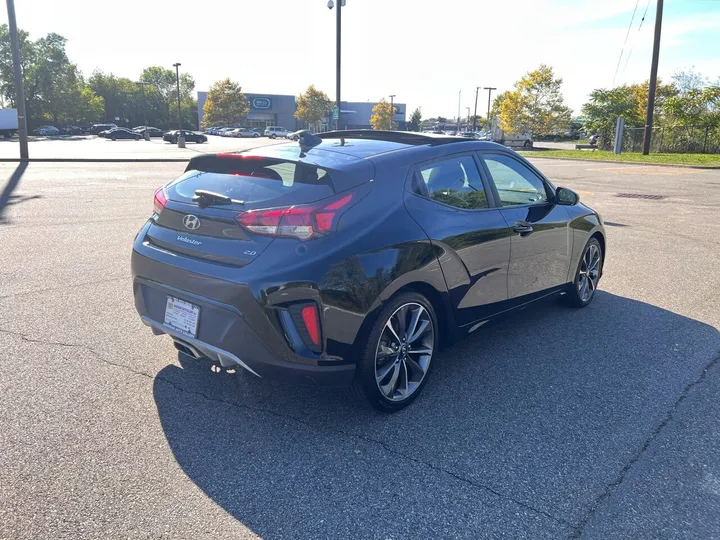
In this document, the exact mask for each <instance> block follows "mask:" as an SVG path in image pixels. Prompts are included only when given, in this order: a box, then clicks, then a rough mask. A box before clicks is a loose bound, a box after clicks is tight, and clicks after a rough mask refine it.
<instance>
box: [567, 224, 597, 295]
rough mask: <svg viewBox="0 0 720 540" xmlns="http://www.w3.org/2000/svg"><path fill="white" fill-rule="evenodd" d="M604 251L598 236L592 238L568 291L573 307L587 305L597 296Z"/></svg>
mask: <svg viewBox="0 0 720 540" xmlns="http://www.w3.org/2000/svg"><path fill="white" fill-rule="evenodd" d="M602 264H603V253H602V246H600V242H598V240H597V238H591V239H590V240H589V241H588V243H587V244H586V245H585V250H584V251H583V254H582V256H581V257H580V262H579V263H578V267H577V270H576V271H575V279H574V281H573V283H572V285H571V287H570V290H569V291H568V293H567V299H568V302H569V303H570V305H571V306H573V307H585V306H588V305H589V304H590V302H592V300H593V298H595V291H596V290H597V286H598V281H600V276H601V275H602Z"/></svg>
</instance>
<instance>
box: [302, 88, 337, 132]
mask: <svg viewBox="0 0 720 540" xmlns="http://www.w3.org/2000/svg"><path fill="white" fill-rule="evenodd" d="M331 110H332V102H331V101H330V98H329V97H328V95H327V94H326V93H325V92H323V91H321V90H318V89H316V88H315V86H314V85H312V84H311V85H310V86H308V87H307V90H305V93H304V94H300V95H299V96H298V98H297V109H296V111H295V118H297V119H298V120H302V121H304V122H307V124H308V125H309V126H314V125H316V124H319V123H320V121H321V120H322V119H323V118H325V117H326V116H327V115H328V114H329V113H330V111H331Z"/></svg>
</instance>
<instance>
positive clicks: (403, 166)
mask: <svg viewBox="0 0 720 540" xmlns="http://www.w3.org/2000/svg"><path fill="white" fill-rule="evenodd" d="M383 137H385V138H386V139H385V140H383ZM313 140H315V142H314V144H313V145H312V146H310V147H303V146H302V144H303V141H302V140H301V144H300V145H298V144H294V143H287V144H282V145H277V146H267V147H261V148H257V149H254V150H252V151H248V152H245V153H240V154H237V155H236V156H235V157H233V156H226V155H204V156H198V157H196V158H193V160H191V162H190V163H189V165H188V168H187V172H186V174H185V175H184V176H182V177H181V178H180V179H178V180H177V181H175V182H171V183H169V184H168V185H167V186H166V187H165V189H164V191H163V197H165V196H167V200H166V201H165V203H164V208H163V209H162V210H161V212H160V213H159V214H157V213H156V214H155V215H153V217H152V218H151V219H150V220H148V222H147V223H146V224H145V225H144V226H143V228H142V229H141V231H140V233H139V234H138V236H137V237H136V240H135V244H134V249H133V254H132V271H133V276H134V289H135V291H134V292H135V305H136V308H137V310H138V312H139V313H140V315H141V316H142V317H143V320H144V322H146V324H148V325H150V326H152V327H153V330H154V331H155V332H156V333H163V332H165V333H170V334H171V335H173V338H174V339H175V340H176V342H178V343H181V344H182V343H185V344H186V345H188V346H189V347H191V348H192V347H202V346H205V345H207V346H211V347H214V348H216V349H217V350H220V351H225V352H227V353H232V356H233V358H234V359H235V360H233V361H236V360H237V359H240V360H241V361H242V362H243V364H242V365H243V367H246V368H248V369H250V371H252V372H253V373H255V374H257V375H260V376H269V377H280V378H288V379H291V380H296V381H305V382H313V383H316V384H322V385H345V384H347V383H349V382H350V381H351V380H352V378H353V376H354V369H355V362H356V359H357V354H358V351H359V350H360V348H361V347H362V346H363V343H364V342H365V340H366V339H367V333H368V331H369V328H370V327H371V326H372V324H373V322H374V320H375V317H376V315H377V314H378V313H379V311H380V310H381V308H382V307H383V306H384V304H385V303H386V302H388V301H389V300H390V299H391V298H393V296H394V295H396V294H397V293H398V292H400V291H407V290H412V291H415V292H419V293H421V294H422V295H424V296H425V297H426V298H428V300H429V301H430V302H432V304H433V307H434V309H435V311H436V313H437V316H438V320H439V324H440V326H441V328H442V338H443V341H445V342H452V341H454V340H455V339H457V338H459V337H461V336H462V335H465V334H467V333H468V332H472V331H474V330H475V329H476V328H477V327H478V326H480V324H481V323H482V322H483V321H485V320H487V319H488V318H490V317H492V316H494V315H497V314H500V313H503V312H505V311H507V310H509V309H511V308H514V307H517V306H519V305H523V304H525V303H527V302H530V301H532V300H534V299H536V298H539V297H542V296H545V295H547V294H551V293H555V292H558V291H561V290H564V287H566V286H567V284H568V283H569V282H570V281H572V276H573V275H574V270H575V268H576V267H577V264H578V261H579V258H580V256H581V254H582V250H583V249H584V246H585V244H586V242H587V240H588V238H589V237H590V236H593V235H597V236H598V237H600V238H601V242H602V244H603V246H604V245H605V238H604V231H603V227H602V223H601V221H600V218H599V216H597V214H595V213H594V212H593V211H592V210H590V209H589V208H587V207H585V206H584V205H582V204H579V203H578V204H576V205H573V206H568V205H561V204H558V203H557V202H556V201H555V199H554V192H555V187H554V186H553V185H552V184H551V183H550V182H549V181H547V179H545V178H544V177H543V176H542V175H541V174H540V172H539V171H537V169H535V168H534V167H532V166H531V165H530V164H528V163H527V162H526V161H525V160H524V159H522V158H521V157H519V156H517V154H515V153H514V152H513V151H511V150H508V149H506V148H504V147H501V146H499V145H496V144H494V143H488V142H481V141H473V140H468V139H459V138H449V137H437V138H431V137H418V136H416V137H415V138H412V136H403V135H401V134H397V133H393V132H391V133H390V134H383V132H375V133H371V134H368V135H363V134H362V133H360V134H358V133H356V132H338V133H337V134H324V135H323V136H322V141H321V142H320V143H318V142H317V140H316V139H313ZM488 154H492V155H499V154H502V155H503V156H506V157H509V158H511V159H514V160H518V161H519V162H520V163H521V164H522V165H523V166H525V167H528V168H529V169H530V170H532V171H533V172H534V174H537V175H538V176H539V177H540V178H542V180H543V182H544V183H545V184H544V185H545V186H546V189H547V197H548V201H547V202H546V203H538V204H519V205H514V206H500V205H499V201H500V195H499V194H498V191H497V189H495V187H496V186H495V183H494V182H493V181H491V179H490V178H491V177H490V174H489V172H488V168H487V167H486V165H485V162H484V161H483V160H484V159H485V158H484V157H483V156H485V155H488ZM246 156H248V157H247V159H248V160H250V161H243V160H244V159H245V158H246ZM453 156H464V159H465V161H464V163H465V164H470V163H472V164H474V166H476V167H477V174H479V175H480V177H481V180H482V186H483V187H484V196H485V197H486V198H487V208H484V209H480V210H478V209H474V210H468V209H462V208H457V207H453V206H451V205H449V204H444V203H442V202H438V201H437V200H431V199H430V198H428V197H427V196H426V195H424V194H423V193H422V192H421V191H418V189H416V188H415V187H414V182H417V179H418V178H419V176H418V175H419V174H420V173H419V170H420V168H422V167H423V166H424V164H428V163H430V164H432V163H434V162H436V161H438V160H440V161H442V160H444V159H448V158H451V157H453ZM253 160H259V161H260V162H261V163H260V165H257V166H258V167H261V166H262V167H263V168H267V167H266V166H268V164H269V165H270V166H271V165H273V164H274V163H292V164H294V166H295V167H297V168H298V171H301V169H302V167H306V166H307V167H322V170H324V171H326V172H327V173H328V174H327V176H322V175H319V176H320V178H318V179H317V181H318V182H325V184H324V185H327V186H328V187H329V191H328V192H327V193H324V194H321V195H317V196H318V197H321V199H322V200H326V199H325V197H327V196H331V197H336V198H337V197H343V196H345V195H346V194H352V197H353V199H352V204H351V205H349V206H348V208H347V209H346V210H344V211H343V213H342V214H341V217H340V218H339V221H338V222H337V225H336V227H337V228H336V230H335V232H332V233H331V234H327V235H326V236H323V235H321V236H319V237H314V238H312V239H311V240H308V241H303V240H299V239H297V238H286V237H277V236H266V235H263V234H257V233H256V232H253V231H251V230H248V229H247V228H245V227H243V226H241V225H240V221H238V219H239V216H241V215H245V214H247V213H250V214H251V213H252V212H256V211H262V207H263V205H265V206H267V204H266V203H264V202H257V203H254V202H253V200H252V195H253V194H254V193H256V191H255V188H252V190H251V191H249V192H248V191H246V192H244V193H245V195H247V194H248V193H250V195H251V198H250V199H248V202H247V203H245V202H244V201H238V202H232V203H229V202H228V203H227V204H225V203H223V204H217V205H213V204H209V203H208V204H206V205H205V206H202V205H200V206H199V205H198V203H197V202H194V201H193V200H192V199H190V198H189V194H188V193H182V192H181V191H178V189H179V188H180V187H182V186H183V185H185V184H183V183H184V182H195V184H187V186H192V190H197V189H199V187H203V186H205V185H207V186H209V187H207V188H206V189H208V190H209V191H223V190H226V191H227V190H228V189H231V188H230V186H231V185H237V184H234V182H246V180H243V178H242V177H243V176H245V177H248V176H249V175H252V174H253V173H251V172H249V171H250V170H251V166H250V165H249V163H250V162H251V161H253ZM467 160H470V161H467ZM248 167H250V168H248ZM318 170H319V169H318ZM297 174H299V173H296V176H295V178H296V179H297V178H298V176H297ZM213 175H220V177H215V176H213ZM234 175H235V176H234ZM237 175H240V176H239V177H237ZM236 177H237V178H236ZM203 178H207V182H204V181H203V182H201V181H199V179H203ZM223 178H226V179H227V180H226V181H221V180H222V179H223ZM250 180H252V179H250ZM267 181H268V182H272V181H279V180H273V179H272V178H268V180H267ZM301 182H302V180H301ZM243 185H245V184H243ZM247 185H248V186H251V185H252V184H247ZM283 185H286V188H288V189H290V188H291V187H292V182H288V181H286V180H285V179H284V180H283ZM210 188H213V189H210ZM243 189H246V188H243ZM248 189H249V188H248ZM313 189H314V188H313ZM196 193H197V191H196ZM227 193H232V191H227ZM311 193H314V192H313V191H308V192H307V194H306V195H307V196H308V197H309V198H310V199H311V198H312V197H311V196H310V195H309V194H311ZM318 193H320V192H318ZM225 194H226V193H225V192H223V193H221V195H225ZM245 195H243V196H245ZM521 195H522V193H521ZM227 196H228V198H230V195H227ZM278 197H283V195H282V193H281V194H279V195H278ZM278 200H280V201H281V202H282V204H278V206H283V205H285V206H286V205H288V204H291V205H292V202H291V199H288V200H287V201H285V200H284V199H282V198H280V199H278ZM329 200H333V199H332V198H331V199H329ZM305 204H311V205H312V204H318V203H317V202H313V201H311V200H308V199H303V200H301V201H300V202H299V206H297V208H301V207H303V205H305ZM270 206H271V207H272V206H273V205H272V204H270ZM187 216H192V217H193V218H195V219H198V220H199V221H201V222H202V225H201V226H199V227H198V228H197V230H190V229H189V228H188V227H187V226H186V225H185V224H184V220H185V218H186V217H187ZM520 222H522V223H525V224H527V226H528V227H531V229H532V230H531V231H529V232H527V231H526V232H517V227H518V225H517V223H520ZM191 224H192V225H193V226H194V225H195V221H194V220H191ZM523 230H525V229H523ZM538 274H540V275H538ZM168 296H174V297H178V298H181V299H184V300H186V301H187V302H191V303H193V304H195V305H196V306H198V307H199V309H200V322H199V326H198V330H197V336H194V337H187V338H185V337H183V335H178V334H176V333H175V334H173V333H172V330H171V329H168V328H167V327H166V326H165V325H164V323H163V312H164V309H165V307H164V306H165V299H166V298H167V297H168ZM298 306H300V307H302V306H316V307H317V310H318V317H319V327H320V330H319V333H320V341H321V343H320V344H319V345H318V346H317V347H314V346H313V345H312V344H310V343H309V342H308V339H307V331H306V329H305V328H304V327H303V326H302V324H300V325H298V324H296V322H293V321H297V320H298V319H297V307H298ZM193 340H194V341H193ZM191 341H192V343H191ZM203 344H205V345H203ZM202 350H203V351H204V350H210V349H202ZM212 350H215V349H212ZM212 350H211V352H212ZM203 354H204V353H203ZM223 358H224V357H223V356H222V355H220V359H221V362H222V361H223ZM225 361H228V362H230V363H232V362H231V361H229V360H227V358H225Z"/></svg>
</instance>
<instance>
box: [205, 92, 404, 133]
mask: <svg viewBox="0 0 720 540" xmlns="http://www.w3.org/2000/svg"><path fill="white" fill-rule="evenodd" d="M245 96H246V97H247V99H248V105H249V106H250V108H249V111H248V115H247V117H246V118H245V119H244V120H243V122H242V124H241V126H234V127H250V128H254V127H268V126H281V127H284V128H287V129H289V130H291V131H295V130H297V129H303V128H305V127H307V125H306V124H305V122H303V121H301V120H298V119H297V118H295V110H296V108H297V106H296V104H295V96H284V95H279V94H245ZM206 99H207V92H198V123H200V124H202V117H203V106H204V105H205V100H206ZM375 105H377V103H371V102H359V101H342V102H341V107H340V129H370V128H371V127H372V126H371V125H370V116H372V109H373V107H374V106H375ZM394 105H395V116H393V121H394V122H396V123H397V124H398V128H399V129H405V104H404V103H395V104H394ZM334 124H335V122H334V120H331V119H330V118H326V119H325V121H324V122H321V125H320V126H317V127H318V129H320V130H321V131H324V130H327V129H329V127H334Z"/></svg>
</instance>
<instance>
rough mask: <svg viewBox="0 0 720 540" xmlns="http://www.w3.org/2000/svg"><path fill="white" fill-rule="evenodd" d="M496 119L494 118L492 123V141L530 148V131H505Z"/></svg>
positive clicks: (531, 141)
mask: <svg viewBox="0 0 720 540" xmlns="http://www.w3.org/2000/svg"><path fill="white" fill-rule="evenodd" d="M498 124H499V122H498V119H497V118H495V120H494V121H493V125H492V141H493V142H496V143H500V144H504V145H505V146H522V147H523V148H532V145H533V140H532V132H531V131H519V132H517V133H505V132H504V131H503V130H502V129H500V126H499V125H498Z"/></svg>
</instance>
